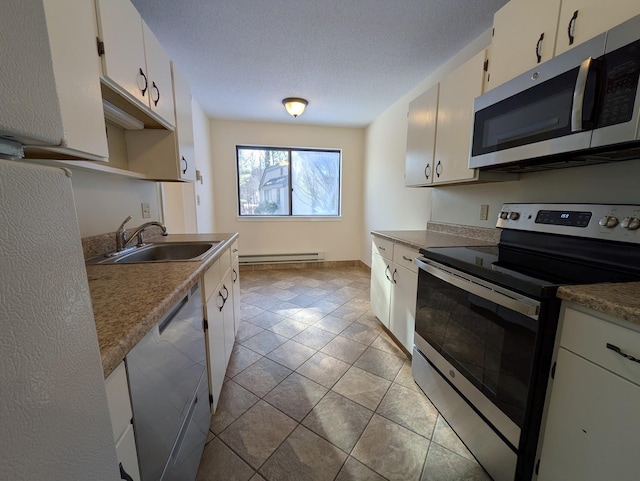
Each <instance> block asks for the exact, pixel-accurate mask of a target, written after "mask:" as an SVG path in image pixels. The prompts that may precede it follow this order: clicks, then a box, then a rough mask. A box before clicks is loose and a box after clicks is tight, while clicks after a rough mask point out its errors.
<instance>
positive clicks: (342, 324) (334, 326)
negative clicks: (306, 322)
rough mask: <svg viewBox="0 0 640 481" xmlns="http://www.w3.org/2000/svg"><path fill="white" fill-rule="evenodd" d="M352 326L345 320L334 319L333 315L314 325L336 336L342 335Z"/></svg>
mask: <svg viewBox="0 0 640 481" xmlns="http://www.w3.org/2000/svg"><path fill="white" fill-rule="evenodd" d="M350 325H351V322H350V321H345V320H344V319H340V318H338V317H333V316H332V315H331V314H329V315H327V316H324V317H323V318H322V319H320V320H319V321H318V322H316V323H315V324H314V326H315V327H319V328H320V329H324V330H325V331H329V332H332V333H334V334H340V333H341V332H342V331H344V330H345V329H346V328H347V327H349V326H350Z"/></svg>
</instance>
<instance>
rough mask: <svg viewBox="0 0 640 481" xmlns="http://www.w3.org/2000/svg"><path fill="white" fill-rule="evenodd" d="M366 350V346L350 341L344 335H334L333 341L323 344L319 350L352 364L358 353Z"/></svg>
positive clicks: (358, 355)
mask: <svg viewBox="0 0 640 481" xmlns="http://www.w3.org/2000/svg"><path fill="white" fill-rule="evenodd" d="M366 350H367V346H365V345H364V344H360V343H359V342H356V341H352V340H351V339H347V338H346V337H342V336H336V337H335V338H334V339H333V341H331V342H330V343H328V344H327V345H326V346H324V347H323V348H322V349H321V350H320V351H321V352H324V353H325V354H329V355H330V356H333V357H335V358H336V359H340V360H341V361H344V362H347V363H349V364H353V363H354V362H355V360H356V359H358V358H359V357H360V355H361V354H362V353H363V352H364V351H366Z"/></svg>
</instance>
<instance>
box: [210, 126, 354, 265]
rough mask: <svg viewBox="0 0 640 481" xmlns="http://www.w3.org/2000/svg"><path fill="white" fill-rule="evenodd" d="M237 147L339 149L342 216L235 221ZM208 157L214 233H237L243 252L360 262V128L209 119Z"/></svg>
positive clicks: (236, 203) (236, 209)
mask: <svg viewBox="0 0 640 481" xmlns="http://www.w3.org/2000/svg"><path fill="white" fill-rule="evenodd" d="M236 145H260V146H281V147H312V148H313V147H315V148H334V149H342V217H341V218H340V219H337V220H321V219H316V220H299V219H284V220H267V219H256V220H254V219H247V218H244V219H238V217H237V213H238V207H237V205H238V199H237V193H236V192H237V180H236V150H235V149H236ZM211 153H212V165H213V190H214V194H215V195H214V206H215V218H216V229H217V231H218V232H239V233H240V249H241V253H242V254H273V253H289V252H292V253H296V252H315V251H322V252H325V253H326V257H325V260H327V261H336V260H357V259H359V258H360V242H359V240H360V232H361V231H362V187H363V180H362V172H363V162H364V129H358V128H340V127H323V126H310V125H292V124H278V123H263V122H242V121H229V120H219V119H212V120H211Z"/></svg>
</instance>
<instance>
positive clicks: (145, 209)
mask: <svg viewBox="0 0 640 481" xmlns="http://www.w3.org/2000/svg"><path fill="white" fill-rule="evenodd" d="M149 217H151V207H149V203H148V202H143V203H142V218H143V219H148V218H149Z"/></svg>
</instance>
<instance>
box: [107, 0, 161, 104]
mask: <svg viewBox="0 0 640 481" xmlns="http://www.w3.org/2000/svg"><path fill="white" fill-rule="evenodd" d="M96 7H97V13H98V31H99V34H100V39H101V40H102V41H103V42H104V49H105V53H104V55H103V56H102V74H103V77H104V78H105V80H106V81H107V83H109V84H110V85H111V86H112V87H114V88H116V89H118V90H119V91H121V92H122V93H125V94H128V97H129V98H130V99H136V100H137V101H138V102H140V103H142V104H144V106H146V107H148V106H149V88H150V87H151V83H150V82H149V77H148V75H147V65H146V61H145V56H144V41H143V38H142V18H141V17H140V14H139V13H138V11H137V10H136V8H135V7H134V6H133V5H132V4H131V2H130V1H129V0H96Z"/></svg>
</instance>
